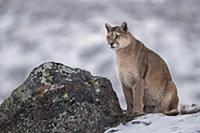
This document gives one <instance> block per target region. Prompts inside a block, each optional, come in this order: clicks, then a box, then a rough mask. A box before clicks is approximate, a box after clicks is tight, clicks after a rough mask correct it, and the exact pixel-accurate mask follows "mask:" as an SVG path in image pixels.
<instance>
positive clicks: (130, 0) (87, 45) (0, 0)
mask: <svg viewBox="0 0 200 133" xmlns="http://www.w3.org/2000/svg"><path fill="white" fill-rule="evenodd" d="M199 11H200V1H198V0H121V1H116V0H99V1H97V0H96V1H94V0H0V101H2V100H4V99H5V98H6V97H8V96H9V95H10V93H11V92H12V90H13V89H15V88H17V87H18V86H19V85H20V84H21V83H22V82H23V81H24V80H25V78H26V77H27V76H28V74H29V73H30V71H31V70H32V69H33V68H34V67H36V66H38V65H39V64H41V63H44V62H47V61H55V62H61V63H63V64H65V65H68V66H71V67H80V68H83V69H86V70H89V71H90V72H92V74H94V75H99V76H105V77H107V78H109V79H111V81H112V83H113V86H114V89H115V91H116V92H117V95H118V97H119V99H120V104H121V106H122V107H123V108H125V102H124V97H123V93H122V90H121V86H120V83H119V81H118V79H117V74H116V66H115V56H114V51H112V50H111V49H110V48H109V47H108V45H107V44H106V40H105V35H106V30H105V28H104V23H105V22H109V23H110V24H111V25H119V24H120V23H121V22H122V21H124V20H125V21H127V22H128V26H129V30H130V31H131V32H132V33H133V34H134V35H135V37H136V38H138V39H139V40H141V41H142V42H143V43H144V44H145V45H146V46H147V47H149V48H151V49H153V50H154V51H156V52H157V53H159V55H160V56H161V57H162V58H163V59H164V60H165V61H166V62H167V64H168V66H169V68H170V71H171V73H172V77H173V79H174V81H175V83H176V85H177V88H178V93H179V97H180V102H181V103H184V104H191V103H197V104H200V43H199V42H200V15H199Z"/></svg>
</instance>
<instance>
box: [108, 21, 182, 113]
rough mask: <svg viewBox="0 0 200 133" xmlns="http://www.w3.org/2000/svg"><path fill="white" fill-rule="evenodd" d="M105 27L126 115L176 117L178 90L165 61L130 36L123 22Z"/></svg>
mask: <svg viewBox="0 0 200 133" xmlns="http://www.w3.org/2000/svg"><path fill="white" fill-rule="evenodd" d="M105 27H106V30H107V36H106V38H107V42H108V44H109V45H110V47H111V48H112V49H114V50H115V53H116V61H117V67H118V74H119V78H120V81H121V84H122V88H123V91H124V95H125V99H126V103H127V110H126V112H127V113H134V114H144V113H164V114H178V102H179V98H178V95H177V89H176V86H175V84H174V82H173V80H172V78H171V75H170V72H169V69H168V67H167V64H166V63H165V62H164V60H163V59H162V58H161V57H160V56H159V55H158V54H156V53H155V52H153V51H152V50H150V49H148V48H147V47H145V46H144V44H143V43H142V42H140V41H139V40H137V39H136V38H135V37H134V36H133V35H132V34H131V33H130V32H129V31H128V27H127V23H126V22H122V23H121V25H120V26H115V27H112V26H111V25H109V24H108V23H106V24H105Z"/></svg>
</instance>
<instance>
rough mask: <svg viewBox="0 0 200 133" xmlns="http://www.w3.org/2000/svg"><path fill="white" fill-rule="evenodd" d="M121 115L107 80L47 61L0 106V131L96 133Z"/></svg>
mask: <svg viewBox="0 0 200 133" xmlns="http://www.w3.org/2000/svg"><path fill="white" fill-rule="evenodd" d="M121 114H122V110H121V108H120V106H119V102H118V99H117V96H116V93H115V92H114V91H113V89H112V85H111V83H110V81H109V80H108V79H106V78H103V77H97V76H92V75H91V74H90V73H89V72H87V71H84V70H81V69H73V68H70V67H67V66H64V65H63V64H59V63H53V62H49V63H45V64H42V65H40V66H39V67H37V68H35V69H34V70H33V71H32V72H31V74H30V75H29V77H28V78H27V79H26V81H25V82H24V83H23V84H22V85H20V86H19V87H18V88H17V89H16V90H14V91H13V92H12V94H11V96H10V97H8V98H7V99H6V100H5V101H4V102H3V103H2V104H1V105H0V131H1V132H5V133H8V132H9V131H11V132H16V133H23V132H31V133H38V132H48V133H52V132H57V133H58V132H79V133H81V132H91V133H98V132H103V131H104V130H105V128H106V127H110V126H113V125H114V124H117V123H118V122H119V119H118V118H119V117H118V116H121Z"/></svg>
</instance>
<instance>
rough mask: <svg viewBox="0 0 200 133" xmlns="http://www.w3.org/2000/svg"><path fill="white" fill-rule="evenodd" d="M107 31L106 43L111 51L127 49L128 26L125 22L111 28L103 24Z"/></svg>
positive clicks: (128, 42)
mask: <svg viewBox="0 0 200 133" xmlns="http://www.w3.org/2000/svg"><path fill="white" fill-rule="evenodd" d="M105 27H106V30H107V36H106V39H107V42H108V44H109V45H110V47H111V48H112V49H115V50H118V49H121V48H125V47H127V46H128V45H129V44H130V42H131V39H130V35H129V34H128V26H127V23H126V22H122V23H121V25H120V26H114V27H112V26H111V25H110V24H108V23H106V24H105Z"/></svg>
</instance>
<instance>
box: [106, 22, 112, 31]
mask: <svg viewBox="0 0 200 133" xmlns="http://www.w3.org/2000/svg"><path fill="white" fill-rule="evenodd" d="M105 27H106V30H107V32H109V31H111V29H112V27H111V25H110V24H108V23H105Z"/></svg>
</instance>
